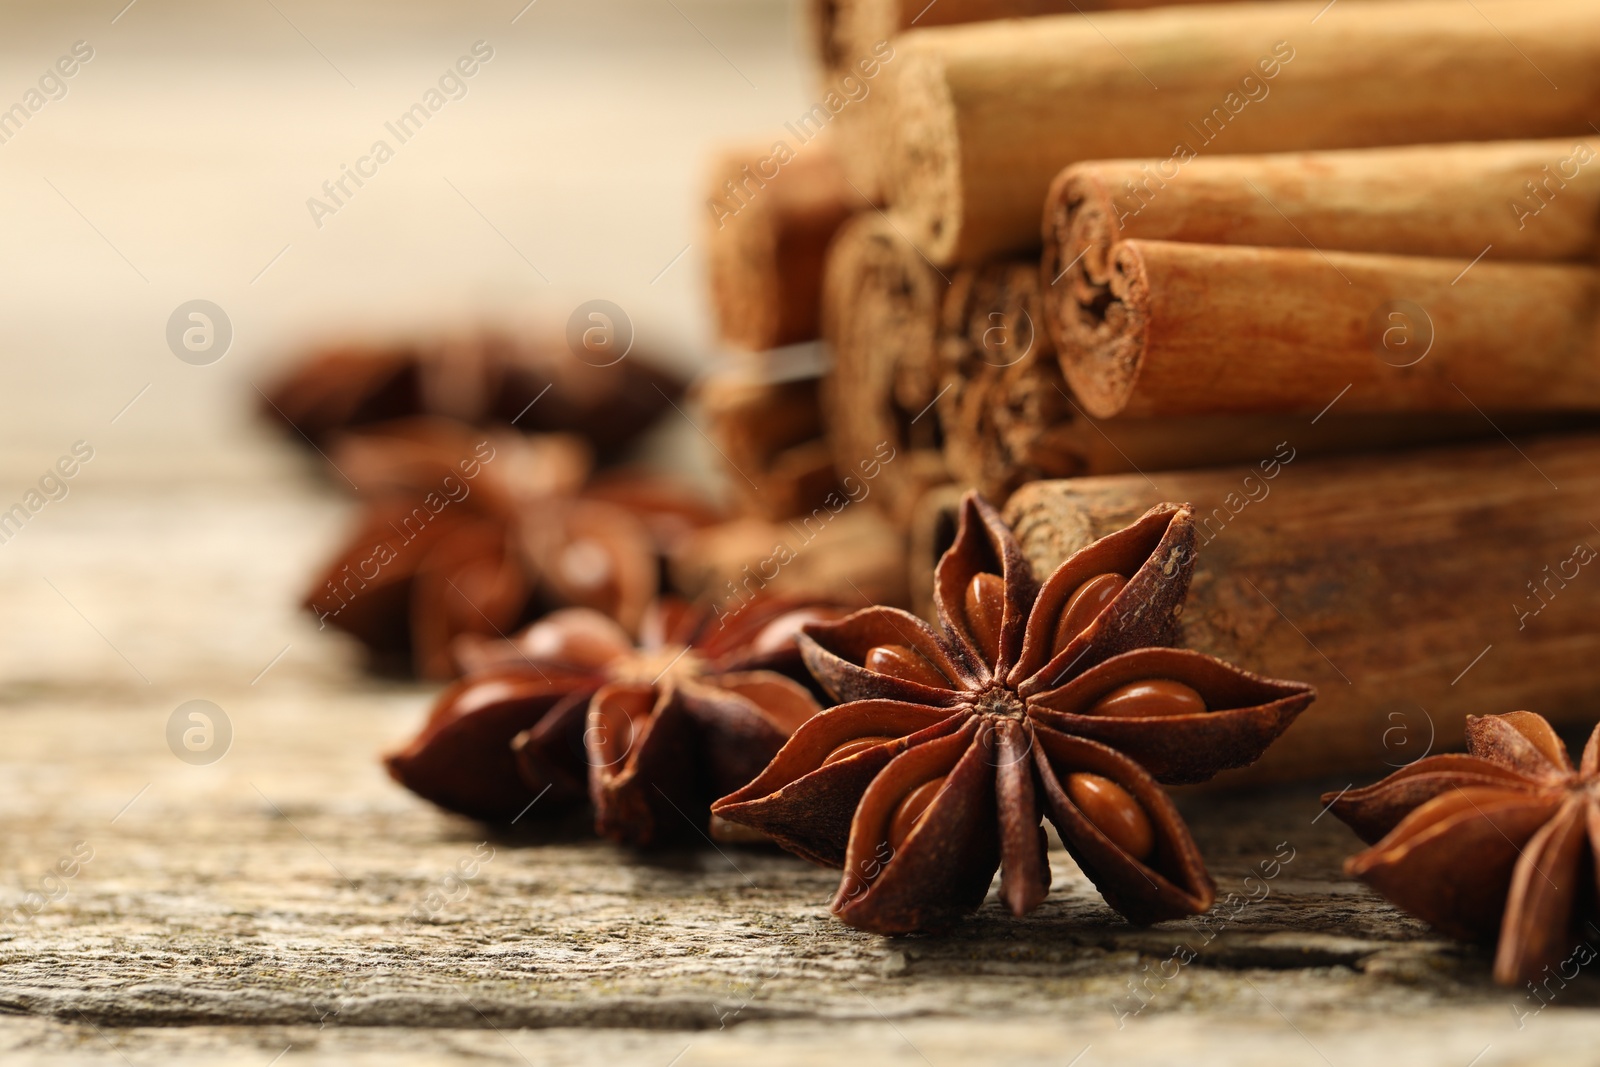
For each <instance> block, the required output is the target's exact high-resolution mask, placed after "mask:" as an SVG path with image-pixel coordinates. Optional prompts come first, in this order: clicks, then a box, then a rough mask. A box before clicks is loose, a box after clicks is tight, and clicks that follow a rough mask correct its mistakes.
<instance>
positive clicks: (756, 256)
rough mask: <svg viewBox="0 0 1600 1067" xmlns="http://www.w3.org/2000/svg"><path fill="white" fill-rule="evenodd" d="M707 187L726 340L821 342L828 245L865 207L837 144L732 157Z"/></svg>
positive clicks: (754, 346) (754, 345) (719, 315)
mask: <svg viewBox="0 0 1600 1067" xmlns="http://www.w3.org/2000/svg"><path fill="white" fill-rule="evenodd" d="M708 187H709V192H708V195H707V197H706V210H707V214H708V220H707V223H706V230H705V233H706V247H707V249H708V251H707V257H706V258H707V264H708V268H709V272H710V281H711V305H712V309H713V311H714V313H715V318H716V322H717V330H718V333H719V334H720V335H721V337H722V340H723V342H724V343H726V344H728V345H731V346H732V347H734V348H740V349H745V350H747V351H751V352H760V351H765V350H767V349H769V348H779V347H781V346H783V345H789V344H795V343H798V342H800V341H810V340H814V339H815V338H816V337H817V335H818V316H817V312H818V304H819V302H820V295H821V289H822V263H823V256H824V254H825V253H826V251H827V248H828V242H829V241H831V240H832V239H833V235H834V233H835V232H836V231H837V230H838V229H839V226H840V225H841V224H842V223H843V222H844V221H845V219H847V218H848V217H849V216H850V213H851V212H852V211H854V210H858V209H859V208H861V207H862V206H863V201H862V199H861V196H860V194H858V193H856V192H855V190H853V189H851V188H850V185H849V183H848V182H846V181H845V178H844V172H843V170H842V168H841V167H840V162H839V157H838V156H837V155H836V154H835V153H834V152H833V150H832V148H831V147H830V142H829V141H828V140H822V141H818V140H816V139H813V140H811V141H808V142H806V143H804V144H801V145H800V146H799V147H792V146H791V145H790V144H789V143H788V141H787V140H780V141H774V142H772V143H770V144H763V145H747V146H744V147H742V148H739V149H737V150H734V151H729V152H725V153H723V154H721V155H720V156H718V157H717V159H716V161H715V163H714V164H713V166H712V169H711V174H710V181H709V182H708Z"/></svg>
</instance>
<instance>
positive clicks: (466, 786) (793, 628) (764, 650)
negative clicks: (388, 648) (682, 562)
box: [385, 600, 842, 845]
mask: <svg viewBox="0 0 1600 1067" xmlns="http://www.w3.org/2000/svg"><path fill="white" fill-rule="evenodd" d="M840 614H842V613H841V612H839V611H837V610H834V609H829V608H821V607H815V606H807V607H800V606H797V605H795V604H794V603H793V602H778V601H771V600H767V601H757V602H752V603H750V604H748V605H746V606H745V607H744V608H743V609H742V610H741V611H739V612H738V613H737V614H735V615H728V616H723V617H721V618H713V617H711V616H710V615H709V614H708V613H705V612H699V611H691V610H688V609H686V608H684V607H682V606H681V605H674V604H672V603H670V602H669V603H665V604H658V605H655V606H653V607H652V609H651V611H650V612H649V613H648V614H647V616H646V619H645V623H644V626H643V633H642V636H641V639H640V642H639V645H638V647H635V646H634V643H633V642H632V641H631V640H630V639H629V637H628V635H627V633H626V632H625V631H624V630H623V629H622V627H620V626H619V625H617V623H616V622H615V621H613V620H611V619H609V618H606V617H605V616H603V615H600V614H598V613H597V612H593V611H589V610H586V609H582V608H569V609H564V610H561V611H556V612H553V613H552V614H550V615H549V616H547V617H545V618H544V619H541V620H540V621H538V622H536V623H534V624H533V625H532V626H530V627H529V628H528V629H527V630H525V631H523V632H522V633H521V634H519V635H517V637H516V638H514V639H513V640H510V641H483V640H481V639H480V640H470V639H469V640H465V641H463V645H464V647H463V648H462V656H463V659H464V660H465V661H466V662H467V663H468V664H470V665H471V668H472V669H471V670H470V672H469V674H468V675H467V677H466V678H464V679H462V680H461V681H459V682H457V683H456V684H455V685H454V686H452V687H451V688H450V689H448V690H446V691H445V693H444V694H443V695H442V696H440V698H439V700H438V702H437V703H436V704H435V705H434V709H433V712H432V714H431V715H430V716H429V719H428V721H427V723H426V725H425V726H424V727H423V729H422V732H421V733H420V734H419V735H418V736H417V737H416V738H415V739H414V740H413V741H411V742H410V743H409V744H408V745H406V746H405V748H403V749H401V750H400V751H398V752H395V753H393V754H392V755H390V756H388V757H387V758H386V761H385V762H386V763H387V765H388V768H389V773H390V774H391V775H393V776H394V778H395V779H396V780H397V781H399V782H400V783H401V784H402V785H404V786H406V787H407V788H408V789H410V790H412V791H413V792H415V793H418V794H419V795H421V796H423V797H425V798H427V799H428V800H431V801H433V802H434V803H436V804H438V805H440V806H441V807H444V808H448V809H450V810H451V811H456V812H460V813H462V814H465V815H471V816H474V817H476V818H479V819H484V820H487V821H499V822H503V821H507V820H517V819H518V818H519V816H521V815H522V814H523V813H524V812H528V813H529V814H530V816H531V817H532V818H535V819H539V818H544V817H547V816H549V815H554V814H555V813H556V812H558V811H559V810H560V809H561V808H562V807H563V806H570V805H571V804H573V803H575V802H581V801H582V800H583V799H585V798H587V799H589V800H590V801H591V802H592V804H593V806H594V812H595V830H596V832H597V833H599V834H602V835H603V836H606V837H609V838H611V839H613V840H616V841H621V842H625V843H628V844H633V845H654V844H662V843H670V842H673V841H678V840H684V839H690V840H694V839H698V835H699V834H700V833H704V832H705V831H706V829H707V826H708V821H709V808H710V805H711V801H712V800H713V799H714V798H716V797H718V796H721V795H722V794H723V793H725V792H727V791H729V790H730V789H735V788H737V787H738V786H740V785H743V784H744V783H746V782H748V781H749V780H750V779H751V778H753V777H755V775H756V773H757V772H759V771H760V770H761V768H762V767H763V766H764V765H765V764H766V762H767V761H768V760H769V759H771V758H772V755H773V754H774V753H775V752H777V751H778V749H779V747H780V746H782V744H783V742H784V741H785V740H786V739H787V738H788V737H789V735H790V734H791V733H793V732H794V729H795V728H796V727H797V726H799V725H800V724H801V723H803V722H805V721H806V720H807V719H809V718H810V717H811V716H813V715H815V714H816V713H817V711H818V710H819V705H818V704H817V702H816V699H815V697H813V696H812V694H811V692H810V691H809V690H807V689H806V687H805V686H803V685H800V684H799V683H798V682H796V681H795V680H794V679H793V678H792V677H790V674H793V673H795V672H797V671H799V670H801V664H800V657H799V653H798V650H797V649H796V646H795V634H796V632H797V631H798V629H799V627H800V626H801V625H802V624H804V623H806V622H811V621H816V620H819V619H827V618H837V617H838V616H839V615H840ZM784 672H788V673H784ZM530 806H532V807H531V808H530Z"/></svg>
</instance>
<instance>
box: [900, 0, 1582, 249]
mask: <svg viewBox="0 0 1600 1067" xmlns="http://www.w3.org/2000/svg"><path fill="white" fill-rule="evenodd" d="M1324 7H1326V5H1325V4H1321V3H1307V4H1287V3H1286V4H1238V5H1233V4H1229V5H1214V6H1210V7H1204V8H1194V9H1190V8H1172V9H1167V10H1156V11H1150V12H1125V13H1118V12H1109V13H1106V14H1102V15H1096V16H1094V17H1093V18H1092V19H1085V18H1083V17H1081V16H1078V15H1071V16H1059V17H1053V18H1043V19H1033V20H1029V21H1027V22H1025V23H1018V22H994V23H980V24H975V25H971V26H954V27H948V28H936V29H927V30H914V31H912V32H910V33H907V34H905V35H903V36H902V37H901V38H899V39H898V40H897V41H896V42H895V49H896V58H895V60H894V62H893V64H891V66H890V69H889V78H890V83H889V85H888V86H887V89H888V102H889V104H890V105H891V107H892V109H893V118H892V120H891V122H892V129H893V130H894V136H895V143H894V145H893V146H892V147H891V150H890V153H891V154H890V160H889V166H888V179H887V189H888V197H887V198H888V200H889V202H890V203H891V204H893V205H894V207H895V210H896V211H897V212H899V213H901V214H902V215H903V217H904V219H905V232H906V235H907V237H908V238H909V239H910V240H912V241H914V242H916V243H917V245H918V246H920V247H921V248H922V249H923V251H924V252H926V253H927V254H928V255H929V256H930V257H931V258H932V259H933V260H934V262H936V263H938V264H940V265H941V266H943V265H946V264H950V263H955V262H968V263H971V262H978V261H981V260H984V259H988V258H991V257H993V256H995V255H997V254H1001V253H1007V252H1021V251H1025V250H1027V249H1029V248H1031V247H1035V246H1036V245H1037V244H1038V241H1039V220H1040V209H1041V206H1042V204H1043V203H1044V199H1045V194H1046V191H1047V190H1048V189H1049V186H1050V182H1051V180H1052V179H1053V178H1054V177H1055V175H1056V174H1057V173H1058V172H1059V171H1060V170H1061V169H1062V168H1063V167H1065V166H1068V165H1069V164H1072V163H1076V162H1079V161H1082V160H1087V159H1122V158H1128V157H1138V156H1156V157H1160V158H1162V159H1165V158H1167V157H1169V156H1174V155H1175V145H1187V146H1188V147H1187V154H1189V155H1191V156H1192V155H1197V154H1205V155H1210V154H1239V153H1247V152H1271V151H1296V150H1301V149H1312V148H1358V147H1365V146H1377V145H1396V144H1411V143H1418V142H1441V141H1477V140H1492V139H1495V138H1507V137H1554V136H1560V135H1563V134H1573V135H1583V136H1589V135H1592V134H1593V132H1594V131H1593V130H1592V129H1591V128H1590V127H1589V125H1588V124H1589V122H1590V121H1592V119H1593V116H1592V114H1590V112H1591V111H1592V110H1593V101H1594V100H1595V99H1596V94H1597V93H1600V64H1597V63H1596V59H1597V58H1600V19H1596V17H1595V8H1594V5H1593V3H1592V2H1590V0H1489V2H1488V3H1486V4H1484V3H1480V4H1479V7H1480V8H1481V12H1480V13H1479V14H1480V15H1481V17H1474V18H1470V19H1469V18H1463V17H1462V13H1461V8H1460V7H1459V6H1458V5H1457V4H1455V3H1453V2H1449V0H1402V2H1395V3H1385V4H1382V5H1375V4H1367V3H1358V4H1339V5H1336V6H1335V7H1334V8H1333V9H1331V10H1327V11H1322V12H1321V13H1320V16H1319V10H1320V9H1322V8H1324ZM1313 19H1315V20H1316V22H1315V25H1314V26H1313V25H1311V24H1312V20H1313ZM1178 41H1182V47H1176V44H1175V43H1176V42H1178ZM1519 52H1520V53H1521V56H1520V57H1519V56H1518V54H1517V53H1519ZM1519 58H1521V59H1523V60H1525V61H1524V62H1518V61H1517V60H1518V59H1519ZM1267 75H1271V76H1270V77H1267ZM1556 86H1559V87H1560V88H1559V90H1558V89H1557V88H1556Z"/></svg>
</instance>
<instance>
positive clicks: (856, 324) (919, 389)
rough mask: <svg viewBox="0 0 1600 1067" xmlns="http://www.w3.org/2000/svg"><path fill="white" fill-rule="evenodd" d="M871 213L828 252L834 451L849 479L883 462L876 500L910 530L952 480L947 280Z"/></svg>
mask: <svg viewBox="0 0 1600 1067" xmlns="http://www.w3.org/2000/svg"><path fill="white" fill-rule="evenodd" d="M897 225H898V224H897V223H896V222H894V221H891V220H890V218H889V217H888V216H886V215H884V214H883V213H882V212H878V211H871V212H866V213H863V214H861V215H858V216H856V218H854V219H852V220H851V221H850V222H848V223H846V224H845V226H844V228H843V229H841V230H840V231H839V235H838V237H837V238H836V239H835V240H834V243H833V247H832V248H831V249H830V250H829V253H828V264H827V269H826V272H825V274H824V278H823V296H822V332H823V337H824V339H825V340H826V341H827V343H828V346H829V348H830V349H831V351H832V354H833V367H832V369H831V370H830V371H829V372H828V375H827V377H826V378H825V379H824V381H823V390H822V403H823V412H824V414H825V415H826V417H827V436H828V444H829V446H830V447H831V448H832V450H833V459H834V466H835V467H836V468H837V469H838V471H839V474H840V476H841V477H845V476H853V475H858V474H860V473H861V466H862V464H870V463H873V462H877V463H880V464H881V465H882V470H881V471H880V472H879V473H878V474H877V475H876V478H875V481H876V483H877V485H876V490H875V492H874V494H873V498H874V500H875V501H876V502H877V504H878V505H879V506H880V507H881V508H882V509H883V510H884V511H885V512H886V513H887V514H888V515H889V516H890V517H891V518H893V519H894V521H895V522H897V523H899V524H901V526H902V527H903V526H904V524H905V523H907V522H908V521H909V519H910V516H911V511H912V509H913V508H914V507H915V505H916V502H917V498H918V497H920V496H921V495H922V494H923V493H924V492H925V491H926V490H927V489H928V488H930V487H931V486H935V485H939V484H942V483H944V482H946V481H948V480H949V475H948V473H947V472H946V470H945V464H944V456H943V454H942V452H941V451H940V449H941V445H942V441H941V439H940V431H939V417H938V414H937V412H935V411H934V406H935V402H936V401H937V399H938V396H939V389H940V384H939V381H940V374H939V368H938V360H937V353H936V350H935V335H936V331H937V329H938V322H939V308H940V302H941V301H942V300H943V298H944V291H945V288H946V287H947V285H948V280H947V279H946V278H945V276H944V275H943V274H941V273H940V272H939V271H938V269H937V268H935V267H934V266H933V265H932V264H930V263H929V262H928V261H927V260H926V259H925V258H923V256H922V254H921V253H919V252H918V251H917V249H916V248H915V247H914V246H912V245H911V244H910V243H909V242H908V241H906V240H905V238H903V237H902V236H901V235H900V233H899V231H898V229H897V228H896V227H897Z"/></svg>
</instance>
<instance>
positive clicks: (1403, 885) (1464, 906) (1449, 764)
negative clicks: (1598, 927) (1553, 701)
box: [1323, 711, 1600, 985]
mask: <svg viewBox="0 0 1600 1067" xmlns="http://www.w3.org/2000/svg"><path fill="white" fill-rule="evenodd" d="M1467 752H1468V753H1469V754H1468V755H1465V756H1462V755H1443V756H1426V757H1424V758H1422V759H1419V760H1417V761H1416V762H1415V763H1412V764H1409V765H1408V766H1406V767H1403V768H1401V769H1400V770H1398V771H1396V772H1395V773H1394V774H1391V775H1390V776H1389V777H1387V778H1385V779H1384V780H1383V781H1381V782H1379V783H1377V784H1376V785H1371V786H1368V787H1367V788H1365V789H1357V790H1352V791H1349V792H1346V793H1343V794H1332V793H1330V794H1329V795H1327V796H1325V797H1323V802H1324V803H1325V804H1330V805H1331V806H1332V810H1333V813H1334V814H1335V815H1337V816H1338V817H1339V818H1340V819H1343V820H1344V821H1345V822H1346V823H1347V824H1349V826H1350V828H1351V829H1353V830H1354V831H1355V832H1356V833H1357V834H1359V835H1360V836H1361V838H1362V839H1363V840H1364V841H1366V842H1368V843H1369V844H1371V845H1372V847H1371V848H1369V849H1367V850H1366V851H1364V852H1361V853H1358V854H1357V855H1355V856H1352V857H1351V858H1350V859H1349V860H1348V861H1347V862H1346V863H1345V871H1346V872H1347V873H1348V874H1349V875H1350V876H1351V877H1354V878H1359V879H1361V880H1362V881H1363V882H1366V883H1367V884H1368V885H1370V886H1371V887H1372V888H1374V889H1376V890H1377V891H1378V892H1379V893H1380V894H1382V895H1383V896H1384V897H1385V898H1386V899H1387V900H1389V901H1390V902H1391V903H1393V904H1395V905H1396V906H1398V907H1400V908H1401V909H1403V910H1405V911H1407V912H1410V913H1411V914H1412V915H1415V916H1417V917H1418V918H1420V919H1424V920H1426V921H1427V922H1429V923H1431V924H1432V925H1433V926H1435V927H1437V928H1438V929H1439V930H1441V931H1442V932H1444V933H1446V934H1448V935H1450V936H1451V937H1455V938H1459V939H1461V940H1465V941H1492V940H1494V939H1496V938H1498V942H1499V943H1498V948H1497V950H1496V953H1495V961H1494V977H1495V981H1497V982H1500V983H1501V984H1504V985H1514V984H1516V983H1518V982H1522V981H1532V980H1533V979H1535V978H1536V977H1537V976H1538V975H1539V973H1540V972H1541V971H1542V970H1544V969H1545V968H1547V967H1550V966H1554V965H1557V964H1559V963H1560V962H1561V961H1562V960H1564V959H1565V958H1566V957H1568V956H1569V955H1570V954H1571V953H1572V952H1573V951H1574V950H1575V949H1576V948H1577V947H1578V946H1580V945H1583V944H1584V943H1585V942H1586V941H1587V938H1585V937H1584V936H1583V935H1582V934H1581V933H1580V928H1581V926H1582V924H1583V923H1584V922H1585V921H1586V920H1596V919H1600V910H1597V908H1596V900H1595V873H1596V864H1597V862H1600V727H1596V728H1595V731H1594V732H1593V733H1591V734H1590V735H1589V743H1588V744H1587V745H1586V746H1585V748H1584V750H1583V762H1582V763H1581V764H1580V765H1579V767H1578V768H1577V769H1576V770H1575V769H1574V768H1573V766H1572V761H1571V760H1570V759H1569V758H1568V756H1567V748H1566V745H1564V744H1563V743H1562V742H1561V739H1560V738H1559V737H1557V736H1556V732H1555V731H1554V730H1553V729H1551V727H1550V724H1549V723H1548V722H1546V721H1545V720H1544V718H1543V717H1542V716H1539V715H1535V714H1532V713H1531V712H1526V711H1514V712H1511V713H1510V714H1507V715H1485V716H1472V717H1469V718H1468V719H1467ZM1591 951H1592V950H1591Z"/></svg>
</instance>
